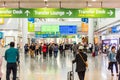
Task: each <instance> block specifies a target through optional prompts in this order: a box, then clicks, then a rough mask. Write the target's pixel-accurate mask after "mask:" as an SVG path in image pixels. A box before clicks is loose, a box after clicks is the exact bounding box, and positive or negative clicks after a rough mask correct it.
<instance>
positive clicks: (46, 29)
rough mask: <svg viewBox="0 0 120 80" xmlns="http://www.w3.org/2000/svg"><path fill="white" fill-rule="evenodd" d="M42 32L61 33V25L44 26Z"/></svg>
mask: <svg viewBox="0 0 120 80" xmlns="http://www.w3.org/2000/svg"><path fill="white" fill-rule="evenodd" d="M40 28H41V31H42V32H59V25H42V26H41V27H40Z"/></svg>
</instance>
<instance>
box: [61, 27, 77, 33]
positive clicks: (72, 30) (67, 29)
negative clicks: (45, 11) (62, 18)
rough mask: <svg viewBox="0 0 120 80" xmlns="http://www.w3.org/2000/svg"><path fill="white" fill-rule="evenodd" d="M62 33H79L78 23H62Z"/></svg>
mask: <svg viewBox="0 0 120 80" xmlns="http://www.w3.org/2000/svg"><path fill="white" fill-rule="evenodd" d="M60 34H64V35H71V34H77V26H76V25H60Z"/></svg>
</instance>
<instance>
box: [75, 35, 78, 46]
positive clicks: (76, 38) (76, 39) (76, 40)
mask: <svg viewBox="0 0 120 80" xmlns="http://www.w3.org/2000/svg"><path fill="white" fill-rule="evenodd" d="M75 42H76V44H78V37H77V34H76V35H75Z"/></svg>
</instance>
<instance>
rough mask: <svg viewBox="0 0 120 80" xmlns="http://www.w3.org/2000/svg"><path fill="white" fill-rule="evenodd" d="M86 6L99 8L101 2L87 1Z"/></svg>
mask: <svg viewBox="0 0 120 80" xmlns="http://www.w3.org/2000/svg"><path fill="white" fill-rule="evenodd" d="M88 7H90V8H96V7H97V8H100V7H101V3H100V2H89V3H88Z"/></svg>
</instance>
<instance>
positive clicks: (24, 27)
mask: <svg viewBox="0 0 120 80" xmlns="http://www.w3.org/2000/svg"><path fill="white" fill-rule="evenodd" d="M27 23H28V22H27V18H21V27H22V53H21V54H20V56H21V57H20V61H21V62H20V63H21V68H20V74H21V76H20V79H21V80H27V79H26V76H25V75H24V74H25V73H26V72H25V70H26V68H25V67H26V66H25V55H24V45H25V44H26V43H27V32H28V31H27V26H28V25H27Z"/></svg>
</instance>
